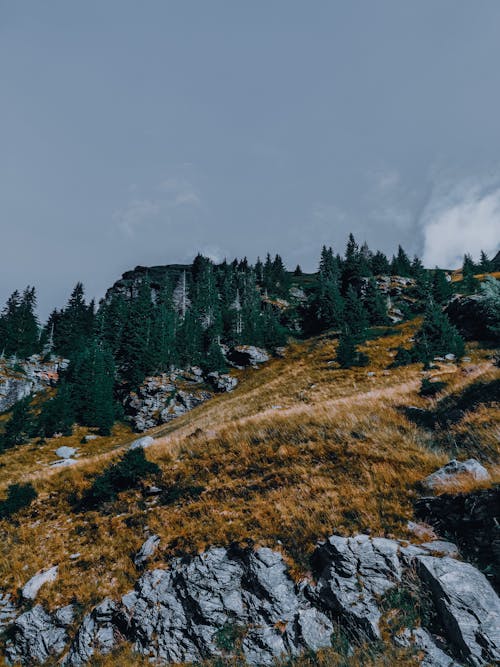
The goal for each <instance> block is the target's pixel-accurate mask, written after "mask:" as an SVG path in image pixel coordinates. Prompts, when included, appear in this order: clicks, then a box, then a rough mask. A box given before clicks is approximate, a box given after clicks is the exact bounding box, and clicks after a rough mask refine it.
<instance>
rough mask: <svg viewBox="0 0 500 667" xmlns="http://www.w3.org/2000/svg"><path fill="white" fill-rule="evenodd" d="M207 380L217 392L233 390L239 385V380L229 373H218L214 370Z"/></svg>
mask: <svg viewBox="0 0 500 667" xmlns="http://www.w3.org/2000/svg"><path fill="white" fill-rule="evenodd" d="M207 382H209V384H210V385H211V386H212V388H213V389H214V390H215V391H217V392H225V391H233V389H234V388H235V387H236V386H237V384H238V380H237V379H236V378H235V377H232V376H231V375H228V374H227V373H218V372H217V371H213V372H212V373H209V374H208V375H207Z"/></svg>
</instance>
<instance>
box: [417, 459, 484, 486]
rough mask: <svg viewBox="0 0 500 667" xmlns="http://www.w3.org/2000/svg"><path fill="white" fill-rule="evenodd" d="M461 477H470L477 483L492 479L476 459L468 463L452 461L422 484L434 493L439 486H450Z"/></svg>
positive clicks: (468, 460)
mask: <svg viewBox="0 0 500 667" xmlns="http://www.w3.org/2000/svg"><path fill="white" fill-rule="evenodd" d="M459 475H470V476H471V477H473V478H474V479H475V480H477V481H487V480H489V479H490V474H489V472H488V471H487V470H486V468H485V467H484V466H482V465H481V464H480V463H479V461H477V460H476V459H467V461H457V460H456V459H452V460H451V461H450V462H449V463H447V464H446V465H445V466H443V467H442V468H439V470H436V472H433V473H432V474H431V475H429V476H428V477H426V478H425V479H424V480H423V482H422V486H423V487H424V488H426V489H429V490H430V491H434V489H436V488H437V487H439V486H443V485H444V486H446V485H447V484H450V482H453V480H454V479H455V478H456V477H457V476H459Z"/></svg>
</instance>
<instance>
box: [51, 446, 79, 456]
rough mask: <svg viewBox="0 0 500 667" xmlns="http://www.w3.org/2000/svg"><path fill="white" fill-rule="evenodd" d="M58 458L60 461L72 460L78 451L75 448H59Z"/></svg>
mask: <svg viewBox="0 0 500 667" xmlns="http://www.w3.org/2000/svg"><path fill="white" fill-rule="evenodd" d="M55 453H56V456H58V457H59V458H60V459H70V458H71V457H73V456H74V455H75V454H76V449H74V448H73V447H66V446H64V447H59V449H56V452H55Z"/></svg>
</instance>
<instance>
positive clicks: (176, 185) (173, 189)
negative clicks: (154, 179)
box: [159, 178, 200, 208]
mask: <svg viewBox="0 0 500 667" xmlns="http://www.w3.org/2000/svg"><path fill="white" fill-rule="evenodd" d="M159 190H161V191H162V192H164V193H166V194H167V195H168V202H167V203H168V205H169V206H172V207H174V208H175V207H177V206H184V205H191V206H199V204H200V196H199V194H198V193H197V192H196V190H195V188H194V186H193V184H192V183H190V182H189V181H187V180H185V179H180V178H167V179H166V180H164V181H162V182H161V183H160V185H159Z"/></svg>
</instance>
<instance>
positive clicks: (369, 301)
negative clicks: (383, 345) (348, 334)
mask: <svg viewBox="0 0 500 667" xmlns="http://www.w3.org/2000/svg"><path fill="white" fill-rule="evenodd" d="M363 305H364V308H365V311H366V313H367V315H368V323H369V324H371V325H372V326H384V325H386V324H388V323H389V318H388V316H387V304H386V300H385V299H384V297H383V296H382V294H381V293H380V290H379V289H378V287H377V283H376V282H375V279H374V278H370V279H369V281H368V284H367V286H366V291H365V296H364V299H363Z"/></svg>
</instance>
